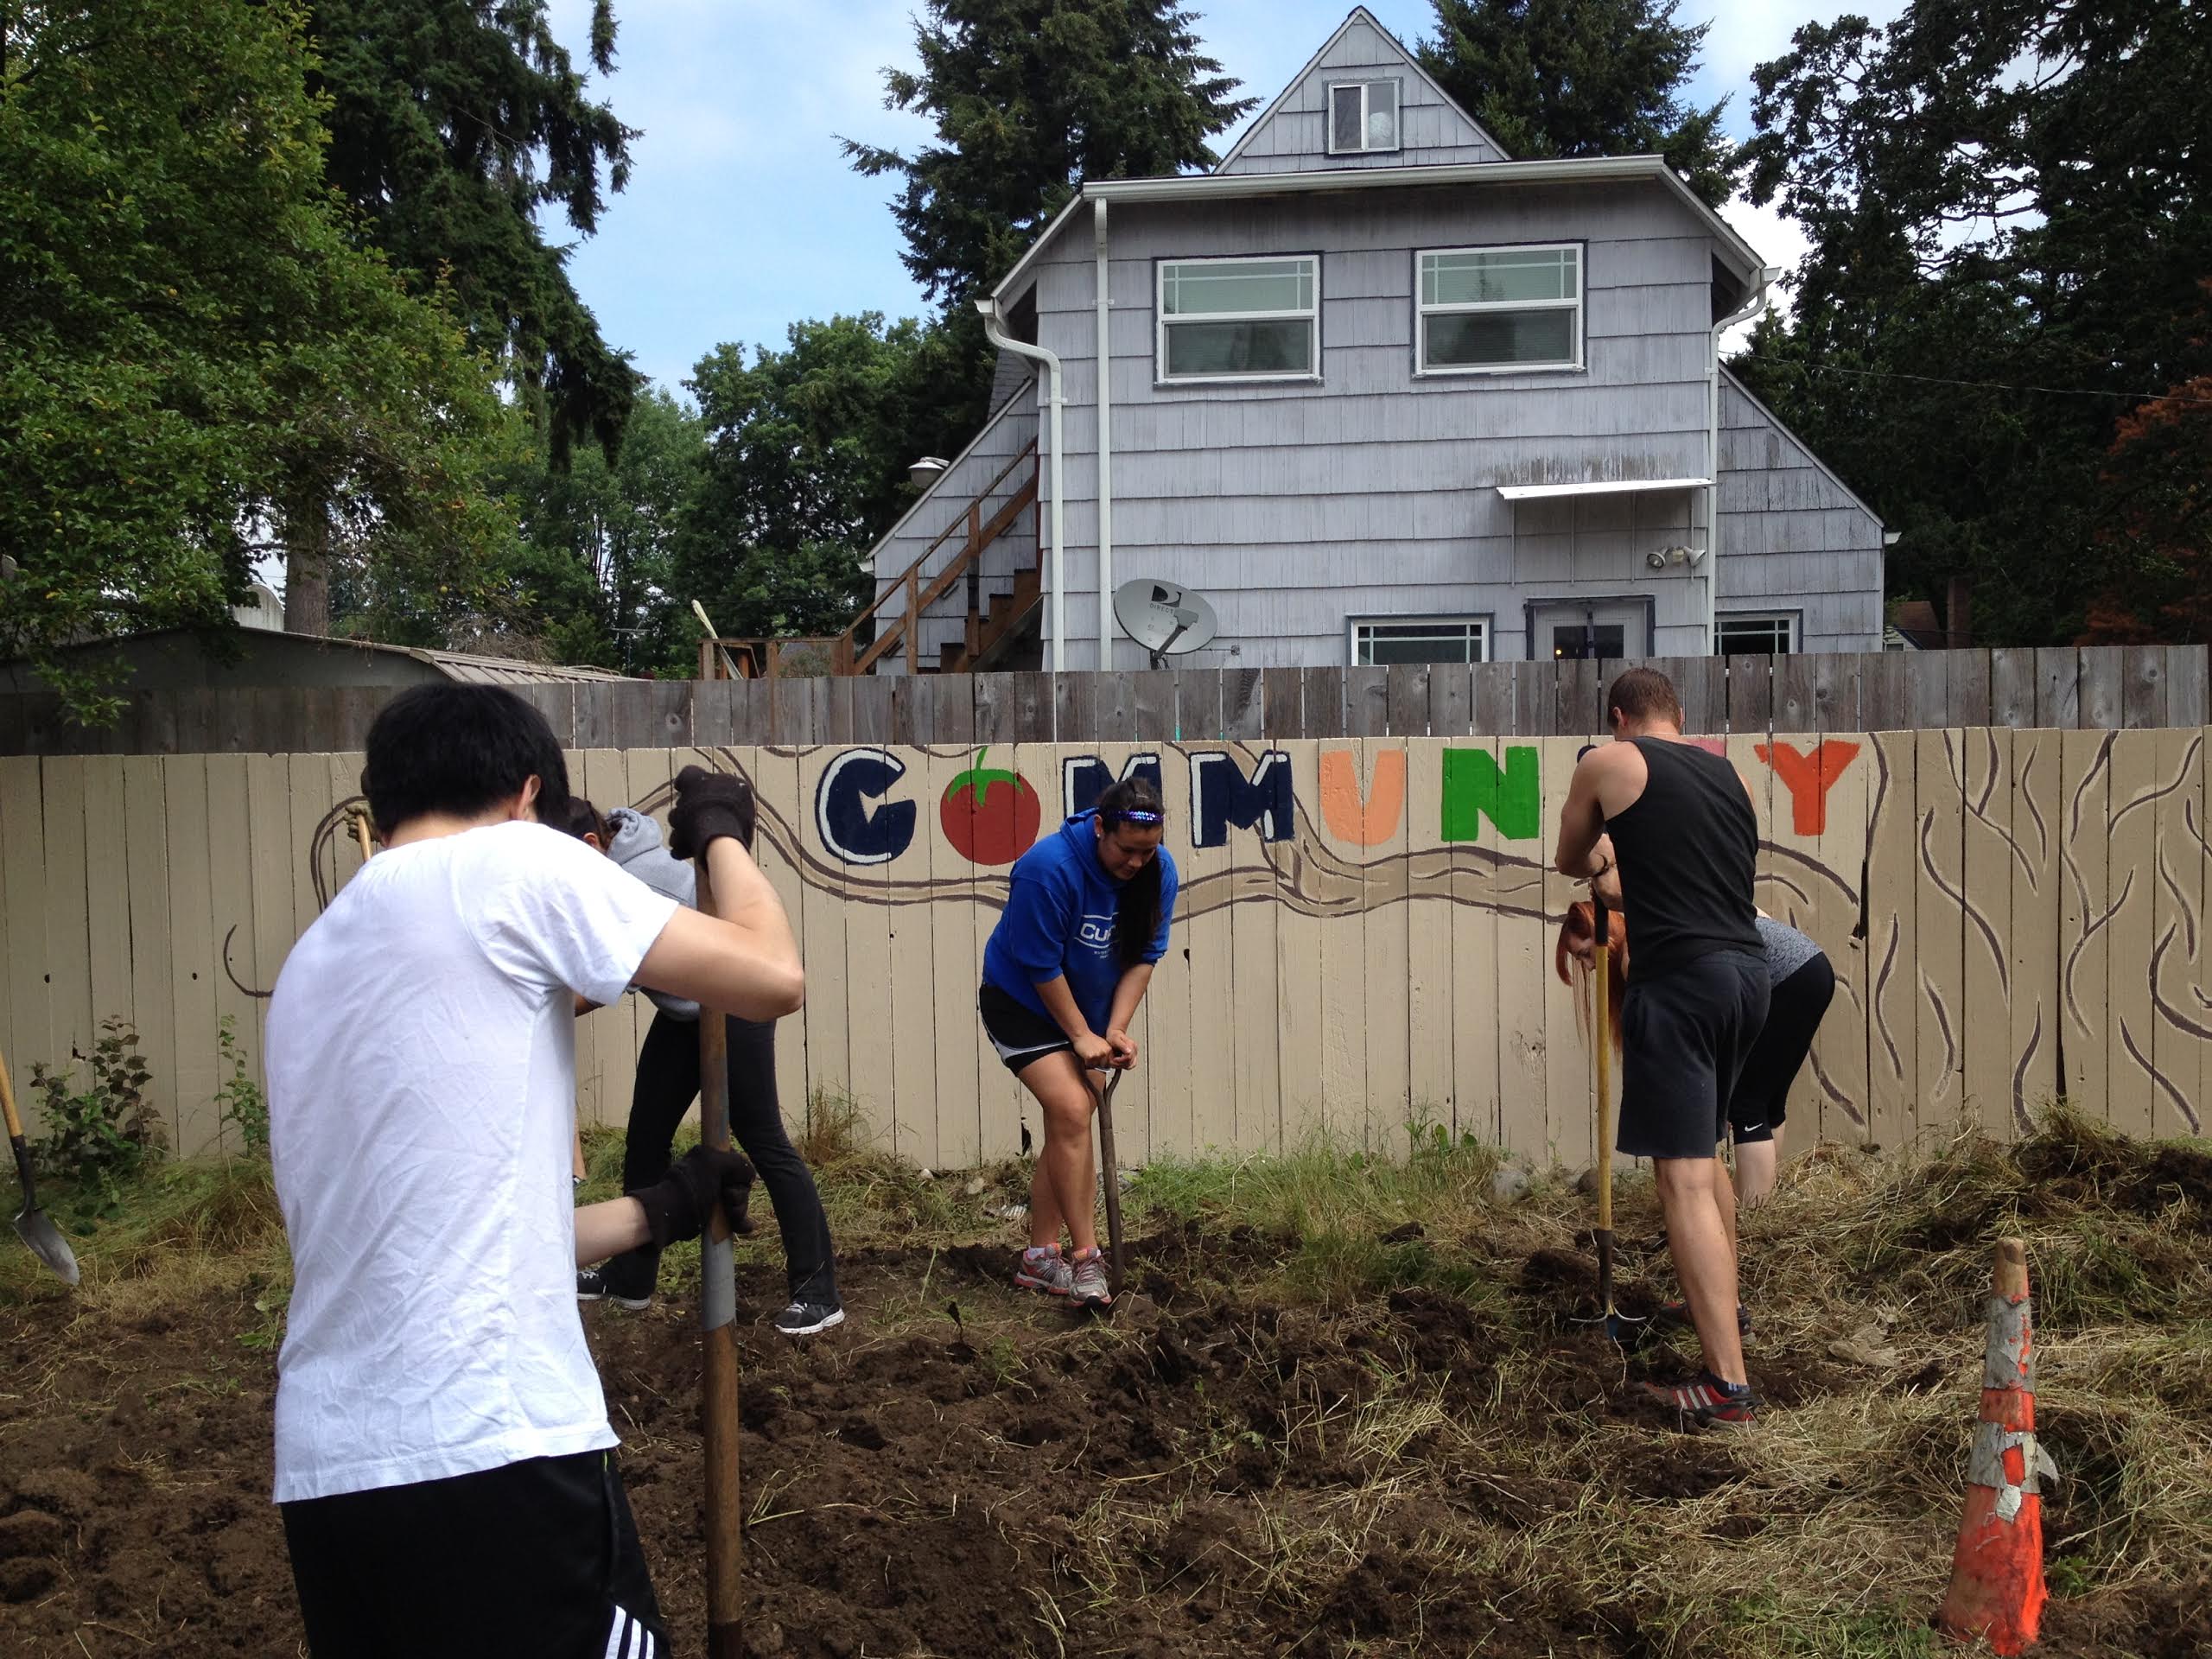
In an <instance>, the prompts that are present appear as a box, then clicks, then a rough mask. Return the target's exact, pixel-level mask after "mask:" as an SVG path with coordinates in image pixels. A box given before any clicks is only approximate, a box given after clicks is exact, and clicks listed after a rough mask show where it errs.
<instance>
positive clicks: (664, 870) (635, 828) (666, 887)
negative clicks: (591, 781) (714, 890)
mask: <svg viewBox="0 0 2212 1659" xmlns="http://www.w3.org/2000/svg"><path fill="white" fill-rule="evenodd" d="M607 822H608V823H611V824H613V826H614V841H613V845H611V846H610V847H608V848H607V853H608V855H610V856H612V857H613V860H614V861H615V862H616V863H617V864H620V866H621V867H622V868H624V869H626V870H627V871H629V873H630V874H632V875H634V876H636V877H637V878H638V880H640V881H642V882H644V883H645V885H646V886H647V887H651V888H652V890H653V891H654V892H655V893H663V894H665V895H666V896H667V897H669V898H671V899H675V900H676V902H677V904H679V905H683V906H688V907H690V908H694V909H696V907H697V906H698V903H699V878H698V875H697V874H696V872H695V871H694V870H693V869H692V868H691V866H690V865H689V864H687V863H685V862H684V861H683V860H682V859H680V858H678V857H677V855H675V854H674V853H671V852H670V851H669V850H668V847H667V845H666V843H665V842H663V841H662V840H661V835H660V823H659V821H658V819H656V818H654V817H652V816H651V815H649V814H647V813H644V812H640V811H639V810H637V809H636V808H635V807H632V806H618V807H615V808H613V810H611V811H609V812H608V813H607ZM639 989H640V990H645V988H644V987H643V986H639ZM645 995H647V996H649V997H651V998H652V1001H653V1006H654V1007H657V1008H658V1009H660V1010H661V1012H662V1013H664V1014H667V1015H668V1016H669V1017H670V1018H671V1019H672V1020H696V1019H697V1018H698V1017H699V1005H698V1004H697V1003H696V1002H687V1001H684V1000H683V998H682V997H680V996H670V995H667V994H666V993H664V992H661V991H652V990H647V991H645Z"/></svg>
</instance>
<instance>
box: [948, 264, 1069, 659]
mask: <svg viewBox="0 0 2212 1659" xmlns="http://www.w3.org/2000/svg"><path fill="white" fill-rule="evenodd" d="M976 310H978V311H979V312H981V313H982V317H983V337H984V338H985V339H986V340H989V341H990V342H991V344H992V345H994V346H997V347H998V348H999V350H1001V351H1002V352H1012V353H1014V355H1015V356H1016V357H1026V358H1027V359H1029V360H1030V361H1031V362H1032V363H1041V364H1043V365H1045V368H1046V373H1047V377H1048V380H1049V384H1050V385H1051V388H1052V390H1051V393H1050V396H1051V400H1052V480H1051V482H1050V484H1049V485H1048V486H1047V487H1048V488H1049V489H1050V490H1051V492H1052V565H1051V569H1052V662H1051V663H1050V664H1048V665H1047V671H1049V672H1051V673H1054V674H1057V673H1058V672H1059V671H1061V670H1062V669H1064V668H1065V667H1066V666H1067V645H1068V636H1067V583H1066V582H1065V580H1064V579H1063V578H1064V577H1065V575H1066V572H1065V569H1064V568H1063V567H1062V565H1061V563H1060V359H1058V358H1057V357H1055V356H1053V355H1052V353H1050V352H1048V351H1046V349H1045V348H1044V347H1043V346H1032V345H1029V344H1027V342H1026V341H1023V340H1016V339H1014V337H1013V336H1012V335H1010V334H1007V332H1006V330H1005V329H1004V328H1003V327H1001V318H1000V316H999V305H998V302H997V301H996V300H978V301H976ZM910 626H911V624H910Z"/></svg>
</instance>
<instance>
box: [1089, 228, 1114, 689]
mask: <svg viewBox="0 0 2212 1659" xmlns="http://www.w3.org/2000/svg"><path fill="white" fill-rule="evenodd" d="M1090 233H1091V240H1092V243H1093V244H1094V245H1095V247H1096V252H1097V258H1098V275H1097V277H1096V287H1097V296H1098V358H1097V364H1098V669H1099V671H1100V672H1101V673H1104V672H1105V671H1108V670H1109V669H1111V668H1112V667H1113V666H1114V385H1113V383H1114V353H1113V341H1112V340H1111V338H1110V336H1109V332H1108V322H1107V309H1108V303H1107V302H1108V289H1107V269H1106V198H1105V197H1103V196H1101V197H1099V198H1098V200H1096V201H1095V202H1094V203H1092V204H1091V216H1090Z"/></svg>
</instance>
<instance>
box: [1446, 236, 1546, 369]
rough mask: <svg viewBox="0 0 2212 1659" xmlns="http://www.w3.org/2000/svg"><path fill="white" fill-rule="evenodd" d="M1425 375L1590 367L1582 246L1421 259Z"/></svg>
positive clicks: (1459, 251) (1452, 252) (1461, 251)
mask: <svg viewBox="0 0 2212 1659" xmlns="http://www.w3.org/2000/svg"><path fill="white" fill-rule="evenodd" d="M1414 266H1415V286H1414V310H1415V312H1416V313H1417V314H1418V315H1417V316H1416V319H1415V322H1416V329H1417V334H1418V336H1419V343H1418V347H1417V349H1418V351H1419V353H1420V356H1419V358H1418V359H1417V361H1416V364H1415V367H1416V368H1417V370H1418V371H1419V372H1421V373H1422V374H1500V373H1512V372H1519V371H1521V370H1524V369H1579V368H1580V367H1581V366H1582V247H1581V245H1580V243H1575V242H1555V243H1545V244H1541V245H1532V246H1529V247H1513V248H1431V249H1426V250H1424V251H1421V253H1418V254H1416V255H1415V256H1414Z"/></svg>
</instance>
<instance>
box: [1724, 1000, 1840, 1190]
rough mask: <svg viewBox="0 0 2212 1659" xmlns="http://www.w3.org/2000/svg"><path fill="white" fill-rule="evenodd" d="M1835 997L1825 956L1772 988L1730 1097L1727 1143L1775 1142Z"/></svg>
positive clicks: (1740, 1144)
mask: <svg viewBox="0 0 2212 1659" xmlns="http://www.w3.org/2000/svg"><path fill="white" fill-rule="evenodd" d="M1834 995H1835V969H1834V968H1833V967H1831V966H1830V965H1829V963H1828V959H1827V957H1825V956H1819V957H1813V958H1812V959H1811V960H1809V961H1808V962H1806V963H1803V964H1802V966H1800V967H1799V968H1798V969H1797V970H1796V972H1794V973H1792V974H1791V975H1789V977H1788V978H1786V979H1783V981H1781V982H1779V983H1778V984H1777V985H1776V986H1775V987H1774V988H1773V991H1772V992H1771V994H1770V995H1769V996H1768V998H1767V1005H1766V1023H1765V1024H1764V1026H1762V1027H1759V1034H1758V1041H1757V1042H1755V1043H1753V1044H1752V1045H1751V1052H1750V1054H1748V1055H1746V1056H1745V1059H1744V1069H1743V1070H1742V1071H1739V1072H1738V1073H1737V1074H1736V1087H1735V1090H1734V1092H1733V1093H1732V1094H1731V1095H1730V1096H1729V1097H1728V1128H1729V1133H1730V1138H1731V1139H1732V1140H1733V1141H1735V1143H1736V1144H1737V1145H1738V1146H1742V1145H1744V1144H1745V1143H1746V1142H1748V1141H1771V1140H1773V1139H1774V1132H1775V1130H1776V1129H1777V1128H1779V1127H1780V1126H1781V1124H1782V1121H1783V1117H1784V1116H1786V1115H1787V1112H1788V1109H1789V1085H1790V1084H1793V1083H1795V1082H1796V1080H1797V1072H1798V1069H1799V1068H1800V1067H1802V1065H1804V1064H1805V1057H1806V1056H1807V1055H1808V1054H1810V1053H1811V1052H1813V1035H1814V1033H1815V1032H1817V1031H1819V1030H1820V1028H1821V1015H1822V1014H1826V1013H1827V1011H1828V1000H1829V999H1830V998H1831V997H1833V996H1834Z"/></svg>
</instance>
